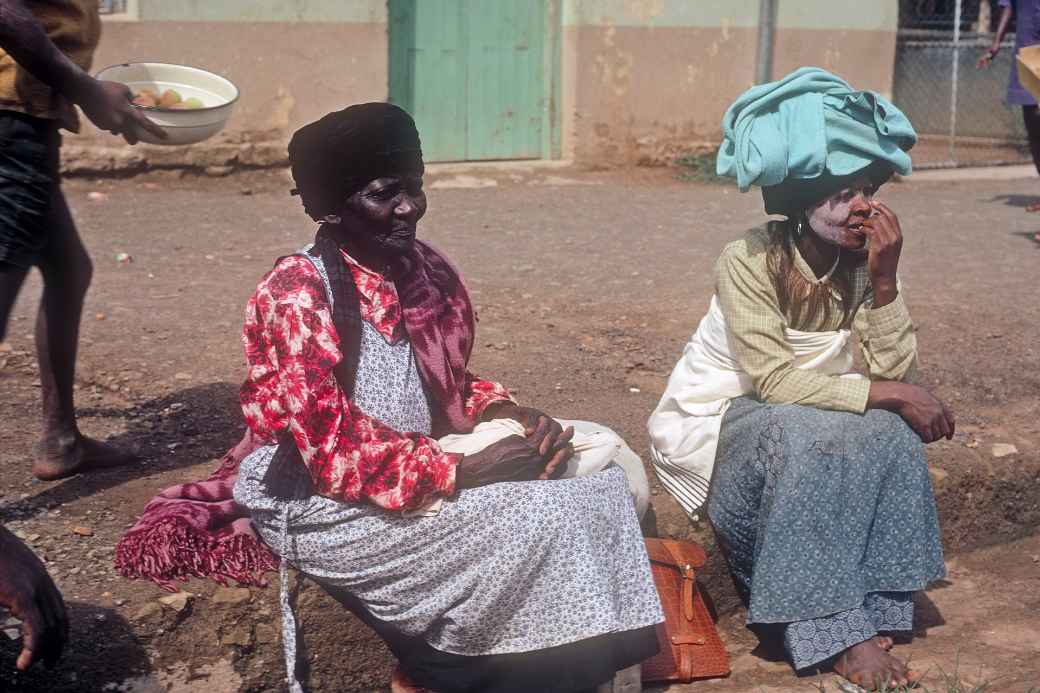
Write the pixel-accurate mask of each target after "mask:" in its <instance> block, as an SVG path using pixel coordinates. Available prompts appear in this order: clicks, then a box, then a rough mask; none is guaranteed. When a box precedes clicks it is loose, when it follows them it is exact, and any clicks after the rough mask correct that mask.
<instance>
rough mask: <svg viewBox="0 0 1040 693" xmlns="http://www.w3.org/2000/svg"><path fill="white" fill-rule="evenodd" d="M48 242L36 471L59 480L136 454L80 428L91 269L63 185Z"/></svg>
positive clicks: (39, 336)
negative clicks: (80, 353)
mask: <svg viewBox="0 0 1040 693" xmlns="http://www.w3.org/2000/svg"><path fill="white" fill-rule="evenodd" d="M47 223H48V224H49V225H50V226H49V228H50V229H51V232H52V233H51V235H50V240H49V241H48V246H47V248H46V250H45V251H44V254H43V257H42V259H41V261H40V265H39V266H40V272H42V274H43V285H44V289H43V300H42V301H41V302H40V310H39V313H38V314H37V317H36V356H37V359H38V361H39V364H40V386H41V389H42V393H43V439H42V440H41V441H40V444H39V446H38V447H37V451H36V460H35V461H34V463H33V474H35V475H36V476H37V477H38V478H40V479H60V478H63V477H66V476H72V475H74V474H79V473H81V472H89V471H93V470H96V469H101V468H105V467H111V466H115V465H119V464H126V463H129V462H132V461H133V460H134V457H133V455H130V454H127V453H123V452H120V451H118V450H116V449H115V448H112V447H110V446H108V445H104V444H103V443H99V442H98V441H95V440H91V439H90V438H87V437H85V436H84V435H82V434H81V433H80V432H79V428H78V427H77V426H76V411H75V407H74V404H73V384H74V381H75V377H76V348H77V345H78V343H79V324H80V317H81V316H82V314H83V300H84V298H85V297H86V294H87V289H88V288H89V287H90V279H91V275H92V274H93V267H92V265H91V263H90V258H89V257H88V255H87V251H86V248H84V247H83V242H82V241H81V240H80V238H79V233H77V231H76V226H75V224H74V223H73V221H72V216H71V214H69V209H68V205H67V204H66V203H65V196H64V195H63V194H62V192H61V189H60V188H58V187H57V186H55V188H54V199H53V200H52V203H51V207H50V211H49V213H48V219H47Z"/></svg>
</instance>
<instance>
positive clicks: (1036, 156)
mask: <svg viewBox="0 0 1040 693" xmlns="http://www.w3.org/2000/svg"><path fill="white" fill-rule="evenodd" d="M1022 120H1023V121H1025V125H1026V134H1027V135H1028V136H1029V151H1030V153H1031V154H1032V155H1033V165H1034V166H1036V170H1037V172H1038V173H1040V111H1038V107H1037V106H1023V107H1022ZM1026 211H1027V212H1040V202H1034V203H1033V204H1031V205H1027V206H1026Z"/></svg>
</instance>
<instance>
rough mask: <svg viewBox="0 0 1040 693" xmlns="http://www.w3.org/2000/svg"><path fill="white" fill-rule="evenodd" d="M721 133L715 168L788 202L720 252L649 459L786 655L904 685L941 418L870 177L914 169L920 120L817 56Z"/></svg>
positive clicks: (922, 578)
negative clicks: (699, 519)
mask: <svg viewBox="0 0 1040 693" xmlns="http://www.w3.org/2000/svg"><path fill="white" fill-rule="evenodd" d="M723 131H724V135H725V139H724V141H723V143H722V147H721V149H720V151H719V155H718V172H719V174H721V175H726V176H732V177H734V178H736V179H737V185H738V186H739V187H740V189H741V190H742V191H746V190H748V189H749V188H750V187H751V186H752V185H756V186H758V187H760V188H761V190H762V197H763V199H764V202H765V211H766V212H767V213H768V214H778V215H783V216H784V217H785V218H784V219H782V220H774V221H769V222H767V223H766V224H765V225H764V226H762V227H760V228H756V229H753V230H751V231H749V232H747V233H746V234H745V235H744V236H743V237H742V238H741V239H739V240H736V241H733V242H732V243H730V244H729V245H727V246H726V248H725V249H724V250H723V252H722V256H721V257H720V258H719V260H718V263H717V265H716V284H715V295H714V296H713V297H712V300H711V305H710V308H709V310H708V313H707V315H706V316H705V317H704V319H703V320H702V321H701V323H700V325H699V327H698V329H697V331H696V332H695V333H694V335H693V336H692V337H691V339H690V342H689V343H688V344H687V345H686V348H685V349H684V352H683V356H682V358H681V359H680V360H679V362H678V363H677V364H676V366H675V369H674V370H673V372H672V374H671V377H670V379H669V381H668V386H667V389H666V391H665V393H664V396H663V397H662V398H661V402H660V404H659V405H658V407H657V409H656V410H655V411H654V413H653V415H652V416H651V418H650V421H649V430H650V436H651V440H652V443H653V460H654V464H655V467H656V471H657V474H658V477H659V478H660V480H661V482H662V484H663V485H664V486H665V487H666V488H667V489H668V490H669V491H670V492H671V493H672V494H673V495H674V496H675V497H676V499H677V500H678V501H679V503H680V504H681V505H682V506H683V507H684V508H685V509H686V510H687V512H689V513H690V514H691V515H694V514H696V513H699V512H702V511H706V512H707V516H708V518H709V520H710V521H711V524H712V526H713V528H714V529H715V532H716V536H717V538H718V543H719V546H720V548H721V549H722V551H723V553H724V554H725V556H726V559H727V561H728V562H729V566H730V569H731V571H732V573H733V576H734V578H735V581H736V583H737V585H738V587H739V588H740V590H741V592H742V596H743V597H744V598H745V599H746V602H747V605H748V624H749V625H750V626H751V627H752V628H753V629H754V630H756V632H758V633H760V634H761V635H763V636H766V637H768V636H771V635H772V636H776V637H779V638H782V639H783V642H784V644H785V646H786V649H787V652H788V654H789V656H790V659H791V662H792V664H793V665H794V667H795V668H796V669H798V670H807V669H820V668H833V669H834V670H835V671H836V672H838V673H839V674H841V675H843V676H845V677H846V678H848V679H849V680H851V681H853V682H854V683H857V684H860V685H862V686H865V687H868V688H872V689H876V688H882V687H884V686H895V685H903V684H907V683H912V682H913V681H915V680H916V679H917V678H918V677H917V674H916V673H914V672H912V671H910V670H909V669H908V668H907V666H906V665H905V664H904V663H903V662H901V661H900V660H899V659H897V658H896V657H895V656H893V655H892V654H890V653H889V649H890V648H891V647H892V642H893V641H892V639H891V638H890V637H888V634H889V633H892V632H900V631H902V632H909V631H911V627H912V620H913V599H912V595H913V593H914V592H915V591H918V590H921V589H924V588H925V587H926V586H927V585H928V583H930V582H931V581H934V580H936V579H939V578H941V577H942V576H943V575H944V574H945V569H944V564H943V557H942V547H941V544H940V539H939V526H938V520H937V515H936V508H935V499H934V496H933V493H932V487H931V482H930V479H929V476H928V470H927V466H926V461H925V455H924V447H923V444H924V443H931V442H933V441H935V440H938V439H940V438H943V437H946V438H949V437H951V436H952V435H953V427H954V421H953V415H952V413H951V412H950V411H949V409H947V408H946V407H945V406H944V405H943V404H942V403H941V402H940V401H939V400H938V399H936V398H935V397H934V396H933V395H932V394H930V393H929V392H927V391H926V390H924V389H923V388H921V387H918V386H916V385H912V384H909V383H908V382H906V381H907V378H908V377H909V376H910V374H911V373H912V372H913V370H914V367H915V365H916V361H917V342H916V339H915V336H914V328H913V324H912V322H911V320H910V314H909V313H908V312H907V308H906V304H905V303H904V300H903V295H902V292H901V290H900V286H899V282H898V279H897V267H898V264H899V256H900V248H901V245H902V230H901V227H900V224H899V220H898V219H897V217H896V215H895V214H894V213H893V212H892V210H891V209H889V208H888V207H887V206H886V205H884V204H883V203H881V202H879V201H877V200H876V199H874V194H875V193H876V192H877V189H878V187H880V186H881V185H882V184H883V183H884V182H885V181H887V180H888V178H890V177H891V176H892V174H893V173H896V172H898V173H899V174H901V175H907V174H909V173H910V157H909V156H908V154H907V150H909V149H910V148H911V147H912V146H913V144H914V142H915V140H916V135H915V133H914V130H913V128H912V127H911V125H910V122H909V121H908V120H907V119H906V117H905V116H904V115H903V114H902V113H901V112H900V111H899V109H897V108H896V107H895V106H893V105H892V104H891V103H889V102H888V101H886V100H885V99H883V98H882V97H881V96H879V95H877V94H875V93H873V92H868V91H857V90H855V89H853V88H852V87H851V86H850V85H849V84H848V83H847V82H845V81H844V80H842V79H840V78H838V77H836V76H834V75H832V74H830V73H828V72H825V71H824V70H820V69H818V68H801V69H799V70H797V71H795V72H793V73H791V74H790V75H788V76H787V77H785V78H783V79H781V80H779V81H777V82H773V83H770V84H764V85H760V86H756V87H754V88H752V89H750V90H748V91H747V92H745V93H744V94H743V95H741V96H740V97H739V98H738V99H737V100H736V102H734V104H733V105H732V106H731V107H730V108H729V110H728V111H727V112H726V115H725V118H724V120H723ZM853 333H854V334H855V335H856V337H857V338H858V341H859V343H860V348H861V352H862V356H863V364H864V366H865V368H864V369H863V370H864V371H865V373H859V372H857V369H856V368H855V366H854V363H853V356H852V352H851V344H852V339H851V337H852V335H853Z"/></svg>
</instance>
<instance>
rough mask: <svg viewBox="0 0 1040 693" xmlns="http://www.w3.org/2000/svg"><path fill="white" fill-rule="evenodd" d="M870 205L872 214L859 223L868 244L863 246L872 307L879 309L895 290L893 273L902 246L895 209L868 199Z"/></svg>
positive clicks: (894, 295)
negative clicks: (865, 249) (872, 298)
mask: <svg viewBox="0 0 1040 693" xmlns="http://www.w3.org/2000/svg"><path fill="white" fill-rule="evenodd" d="M871 206H872V207H873V208H874V213H873V214H872V215H871V216H870V218H868V219H867V220H866V221H864V222H863V232H864V233H865V234H866V235H867V239H868V241H869V244H870V245H869V248H868V249H867V271H868V272H869V273H870V284H871V286H872V287H873V289H874V307H875V308H880V307H881V306H884V305H887V304H889V303H891V302H892V301H893V300H894V299H895V297H896V294H897V293H898V288H897V287H896V274H897V272H898V269H899V255H900V253H901V252H902V249H903V230H902V228H900V226H899V219H898V218H897V217H896V214H895V212H893V211H892V210H891V209H889V207H888V205H886V204H884V203H882V202H872V203H871Z"/></svg>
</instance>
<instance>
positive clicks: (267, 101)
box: [69, 21, 387, 144]
mask: <svg viewBox="0 0 1040 693" xmlns="http://www.w3.org/2000/svg"><path fill="white" fill-rule="evenodd" d="M126 60H157V61H163V62H177V63H184V64H188V65H194V66H197V67H201V68H204V69H208V70H211V71H213V72H216V73H217V74H220V75H223V76H225V77H227V78H228V79H230V80H231V81H233V82H234V83H235V84H236V85H238V87H239V89H240V90H241V93H242V97H241V99H240V101H239V103H238V104H237V105H236V107H235V112H234V114H233V116H232V119H231V121H230V123H229V124H228V129H227V131H226V134H225V135H223V138H224V139H242V138H244V137H251V138H256V139H278V138H285V137H287V135H288V133H290V132H291V131H292V130H293V129H295V128H297V127H299V126H300V125H303V124H305V123H307V122H309V121H310V120H313V119H315V118H318V117H320V116H322V115H324V114H325V113H328V112H329V111H331V110H334V109H337V108H342V107H344V106H346V105H349V104H351V103H356V102H358V101H377V100H383V99H385V98H386V96H387V38H386V24H385V23H378V22H372V23H323V22H176V21H162V22H106V24H105V26H104V31H103V34H102V40H101V45H100V47H99V50H98V53H97V55H96V57H95V61H94V64H95V66H96V67H97V68H101V67H104V66H106V65H112V64H115V63H119V62H123V61H126ZM69 141H70V142H74V143H84V142H87V141H89V142H96V143H104V144H113V143H115V142H116V139H115V138H113V137H111V136H110V135H107V134H106V133H100V132H98V131H97V130H95V129H94V128H92V127H91V126H89V125H85V126H84V133H83V135H82V136H80V137H73V138H69Z"/></svg>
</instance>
